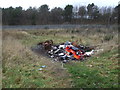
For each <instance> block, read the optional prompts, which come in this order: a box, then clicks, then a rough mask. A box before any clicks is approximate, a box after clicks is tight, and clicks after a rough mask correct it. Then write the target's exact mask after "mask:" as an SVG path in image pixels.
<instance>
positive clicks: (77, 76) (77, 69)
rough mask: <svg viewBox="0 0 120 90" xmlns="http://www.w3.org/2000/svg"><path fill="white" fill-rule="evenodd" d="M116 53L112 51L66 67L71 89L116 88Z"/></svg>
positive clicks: (115, 50) (117, 85) (114, 50)
mask: <svg viewBox="0 0 120 90" xmlns="http://www.w3.org/2000/svg"><path fill="white" fill-rule="evenodd" d="M117 54H118V51H117V49H113V50H111V51H109V52H108V51H107V52H104V53H102V54H100V55H99V56H97V57H96V56H95V57H91V58H90V59H89V61H84V62H79V63H77V64H74V65H72V66H71V65H69V64H67V65H66V68H67V69H68V71H69V72H70V73H71V74H72V76H71V78H72V79H73V83H74V86H73V87H81V88H118V87H120V86H119V84H118V73H119V70H118V65H117V63H118V56H117Z"/></svg>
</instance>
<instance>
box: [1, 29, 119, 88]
mask: <svg viewBox="0 0 120 90" xmlns="http://www.w3.org/2000/svg"><path fill="white" fill-rule="evenodd" d="M50 39H52V40H53V41H54V43H55V44H58V43H62V42H66V41H77V42H78V44H83V45H90V46H97V47H96V49H103V51H100V52H98V53H97V52H96V54H95V55H93V56H92V57H90V58H88V59H87V60H86V61H83V62H75V61H70V62H69V63H67V64H65V65H64V67H65V68H66V69H64V68H63V67H62V65H61V63H59V62H54V63H53V62H51V59H50V58H47V57H44V56H42V55H38V54H36V53H34V52H33V51H32V50H31V47H35V46H36V44H37V43H39V42H41V41H45V40H50ZM117 39H118V36H117V30H116V29H115V30H113V29H106V28H100V29H96V28H93V29H88V28H86V29H75V30H73V29H70V30H28V31H27V30H26V31H25V30H10V31H9V30H5V31H3V65H2V66H3V88H26V87H27V88H43V87H44V88H66V87H69V88H70V87H81V88H100V87H102V88H112V87H113V88H117V87H118V73H119V71H118V52H117V46H118V42H117ZM42 65H46V68H43V70H41V71H40V70H38V69H40V67H41V66H42Z"/></svg>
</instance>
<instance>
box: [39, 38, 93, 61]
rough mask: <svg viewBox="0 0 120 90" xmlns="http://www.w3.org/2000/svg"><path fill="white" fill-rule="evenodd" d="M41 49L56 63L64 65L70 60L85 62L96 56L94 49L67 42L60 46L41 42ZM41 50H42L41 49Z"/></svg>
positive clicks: (49, 42) (51, 42) (48, 41)
mask: <svg viewBox="0 0 120 90" xmlns="http://www.w3.org/2000/svg"><path fill="white" fill-rule="evenodd" d="M37 45H38V47H39V48H42V49H44V52H45V53H46V54H47V55H48V56H49V57H51V58H53V60H54V61H62V62H64V63H66V62H68V61H69V60H77V61H81V60H84V59H85V58H86V57H90V56H91V55H92V54H94V48H93V47H88V46H83V45H77V44H76V43H75V42H69V41H67V42H65V43H61V44H59V45H54V44H53V41H52V40H47V41H45V42H40V43H38V44H37ZM40 50H41V49H40Z"/></svg>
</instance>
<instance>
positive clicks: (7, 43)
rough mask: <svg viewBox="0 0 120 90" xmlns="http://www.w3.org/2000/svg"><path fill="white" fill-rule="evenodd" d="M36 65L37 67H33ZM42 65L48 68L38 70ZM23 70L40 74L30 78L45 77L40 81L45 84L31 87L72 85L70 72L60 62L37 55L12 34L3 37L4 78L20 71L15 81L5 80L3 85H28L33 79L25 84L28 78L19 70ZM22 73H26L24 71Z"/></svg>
mask: <svg viewBox="0 0 120 90" xmlns="http://www.w3.org/2000/svg"><path fill="white" fill-rule="evenodd" d="M14 33H15V32H14ZM10 34H13V33H10ZM17 34H18V32H17ZM19 34H20V33H19ZM35 65H36V66H37V67H33V66H35ZM42 65H46V66H47V68H45V70H43V71H38V70H37V69H39V68H40V66H42ZM21 70H22V71H29V70H33V72H34V73H37V74H38V76H36V75H37V74H35V75H32V76H30V77H28V79H30V78H31V77H32V78H36V81H37V78H41V77H42V78H43V81H40V82H41V83H43V82H44V85H43V86H37V85H36V86H34V85H32V86H30V87H31V88H32V87H49V88H50V87H56V88H57V87H70V79H69V78H68V76H69V74H68V73H67V72H66V71H65V70H64V69H63V68H62V66H61V65H60V64H59V63H52V62H51V61H50V59H48V58H46V57H43V56H41V55H39V56H38V55H36V54H35V53H33V52H32V51H31V50H30V48H28V47H26V46H24V45H22V44H21V43H20V41H19V40H18V39H15V38H14V37H11V36H10V35H9V36H6V37H4V39H3V80H7V79H9V80H11V79H12V78H13V77H8V76H7V74H10V73H12V74H16V73H18V74H17V75H18V76H17V77H14V78H13V82H9V83H7V82H5V81H3V87H10V88H13V87H17V88H18V87H28V86H29V83H30V82H31V81H30V82H28V85H26V86H24V84H25V83H23V81H24V80H26V79H25V77H24V75H21V74H20V73H21V72H19V71H21ZM34 70H35V71H34ZM11 71H12V72H11ZM22 73H23V74H25V73H24V72H22ZM18 77H20V78H18ZM22 77H24V78H22ZM26 78H27V77H26ZM19 79H20V80H19ZM23 79H24V80H23ZM38 80H39V79H38ZM14 82H15V83H18V82H20V83H18V84H17V85H16V84H14ZM34 82H35V81H32V83H34ZM8 84H10V85H11V86H9V85H8ZM21 84H22V85H23V86H22V85H21Z"/></svg>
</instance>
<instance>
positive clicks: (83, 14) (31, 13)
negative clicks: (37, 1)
mask: <svg viewBox="0 0 120 90" xmlns="http://www.w3.org/2000/svg"><path fill="white" fill-rule="evenodd" d="M1 9H2V23H3V25H43V24H117V22H118V20H119V19H120V18H119V15H118V14H119V13H120V4H119V5H118V6H116V7H98V6H97V5H95V4H94V3H92V4H88V5H87V6H75V7H73V5H66V6H65V8H64V9H63V8H60V7H55V8H53V9H51V10H50V8H49V6H48V5H47V4H44V5H41V6H40V7H39V8H35V7H29V8H28V9H27V10H23V8H22V7H21V6H19V7H15V8H13V7H12V6H11V7H9V8H1Z"/></svg>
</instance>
